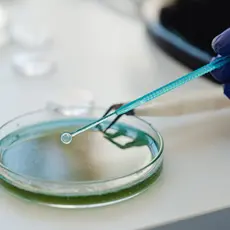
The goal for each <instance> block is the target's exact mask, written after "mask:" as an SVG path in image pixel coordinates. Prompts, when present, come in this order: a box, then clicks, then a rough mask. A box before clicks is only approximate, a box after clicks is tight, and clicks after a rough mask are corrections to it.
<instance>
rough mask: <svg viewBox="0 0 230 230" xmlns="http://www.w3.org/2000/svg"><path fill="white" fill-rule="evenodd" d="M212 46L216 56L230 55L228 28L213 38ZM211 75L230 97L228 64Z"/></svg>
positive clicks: (229, 31) (229, 66)
mask: <svg viewBox="0 0 230 230" xmlns="http://www.w3.org/2000/svg"><path fill="white" fill-rule="evenodd" d="M212 48H213V50H214V51H215V53H216V54H217V57H220V56H227V55H230V28H229V29H227V30H225V31H224V32H223V33H221V34H220V35H218V36H217V37H216V38H214V39H213V41H212ZM213 60H215V58H213ZM213 60H212V61H213ZM212 75H213V77H214V78H215V79H216V80H217V81H219V82H220V83H222V84H223V85H224V94H225V95H226V96H227V97H228V98H229V99H230V64H226V65H225V66H224V67H222V68H220V69H217V70H215V71H213V72H212Z"/></svg>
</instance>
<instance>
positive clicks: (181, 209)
mask: <svg viewBox="0 0 230 230" xmlns="http://www.w3.org/2000/svg"><path fill="white" fill-rule="evenodd" d="M153 2H154V4H156V6H154V7H157V5H158V4H159V2H160V0H159V1H156V0H154V1H153ZM0 4H1V1H0ZM2 4H3V6H4V7H5V8H6V9H7V10H8V11H9V16H10V20H11V23H12V24H13V23H15V25H17V26H18V28H20V26H21V27H23V26H28V28H35V27H34V25H42V26H44V27H46V28H47V31H48V33H49V34H50V36H51V38H52V47H51V46H49V50H48V51H47V49H46V52H49V55H50V57H51V60H52V61H53V62H55V70H54V71H52V72H50V74H47V75H44V76H41V77H30V76H23V75H22V74H21V73H20V72H19V71H17V69H15V68H14V65H13V61H12V60H13V57H14V54H15V52H16V51H15V50H17V51H18V50H19V52H22V51H20V49H21V48H19V47H16V48H15V47H13V45H11V46H10V47H9V45H5V46H3V47H2V48H1V51H0V82H1V83H0V104H1V108H2V109H1V116H0V121H1V124H3V123H4V122H6V121H7V120H9V119H11V118H13V117H15V116H17V115H19V114H22V113H25V112H28V111H31V110H34V109H38V108H40V107H43V106H44V104H45V103H46V102H47V98H49V97H52V99H53V100H55V99H57V98H59V99H60V100H61V99H62V98H65V99H68V100H70V101H71V102H73V103H74V102H75V98H74V96H75V94H74V93H75V92H76V91H77V90H78V89H79V90H82V89H84V90H87V91H89V92H90V93H91V94H92V98H93V101H94V105H95V106H99V107H104V108H106V107H107V106H109V105H110V104H112V103H117V102H125V101H129V100H131V99H134V98H136V97H138V96H141V95H143V94H144V93H146V92H148V91H151V90H153V89H154V88H157V87H159V86H161V85H162V84H165V83H167V82H169V81H171V80H174V79H176V78H177V77H179V76H182V75H184V74H186V73H188V71H190V70H189V69H187V68H186V67H184V66H182V65H180V64H179V63H178V62H176V61H175V60H173V59H172V58H170V57H168V56H167V55H166V54H165V53H163V52H162V51H161V50H160V49H159V48H158V47H157V46H156V45H155V44H154V43H153V42H152V41H151V40H150V39H149V37H148V35H147V33H146V29H145V27H144V25H143V23H142V22H140V21H138V20H133V19H131V18H126V17H125V16H122V15H119V14H117V13H116V12H113V11H112V10H110V9H108V8H106V7H105V6H103V5H100V4H99V3H98V2H97V1H93V0H85V1H81V0H76V1H73V0H58V1H57V0H30V1H20V0H18V1H16V0H15V1H12V2H11V4H6V2H5V1H3V3H2ZM28 18H30V20H28ZM38 27H39V26H38ZM217 88H219V89H220V90H221V86H220V85H217V84H214V83H212V82H210V81H208V80H206V79H203V78H200V79H197V80H194V81H192V82H190V83H189V84H187V85H185V86H183V87H182V88H180V89H178V92H179V91H180V92H181V95H183V94H186V92H188V91H190V90H191V91H192V90H196V91H199V90H204V89H210V90H211V89H213V90H216V89H217ZM49 99H50V98H49ZM57 100H58V99H57ZM229 115H230V114H229V111H228V110H223V111H216V112H208V113H204V114H198V115H189V116H184V117H183V116H182V117H174V118H170V117H169V118H161V117H156V118H148V119H149V121H150V122H151V123H152V124H153V126H154V127H156V128H157V129H158V130H159V131H160V132H161V133H162V135H163V137H164V142H165V150H164V169H163V172H162V175H161V176H160V178H159V180H158V181H157V183H156V184H153V185H152V186H151V187H150V188H149V189H148V190H147V191H145V192H144V193H142V194H140V195H139V196H137V197H135V198H133V199H130V200H128V201H125V202H121V203H118V204H115V205H111V206H106V207H101V208H92V209H58V208H52V207H47V206H43V205H39V204H37V203H33V202H27V201H24V200H22V199H19V198H18V197H14V196H12V195H10V194H8V193H7V192H5V191H4V190H3V189H1V188H0V222H1V226H2V228H3V226H4V227H5V228H7V229H10V230H16V229H17V230H22V229H23V230H30V229H34V230H37V229H41V228H42V229H43V230H51V229H56V230H63V229H66V230H73V229H95V228H96V229H100V230H103V229H111V230H112V229H116V230H117V229H119V230H123V229H124V230H129V229H130V230H132V229H145V228H151V227H155V226H159V225H164V224H166V223H169V222H172V221H176V220H180V219H184V218H189V217H192V216H194V215H195V216H196V215H201V214H205V213H207V212H211V211H214V210H218V209H222V208H224V207H228V206H229V205H230V195H229V194H230V181H229V180H228V179H227V178H226V176H227V175H229V174H230V167H229V164H230V154H229V148H230V144H229V143H230V142H229V139H230V123H229V120H228V119H229ZM228 126H229V127H228Z"/></svg>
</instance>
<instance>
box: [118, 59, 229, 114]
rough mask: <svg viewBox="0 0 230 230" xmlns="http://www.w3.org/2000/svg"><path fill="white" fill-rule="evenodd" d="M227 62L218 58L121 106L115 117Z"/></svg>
mask: <svg viewBox="0 0 230 230" xmlns="http://www.w3.org/2000/svg"><path fill="white" fill-rule="evenodd" d="M228 62H230V57H229V56H227V57H220V58H217V59H215V60H214V61H213V62H211V63H209V64H207V65H205V66H203V67H201V68H199V69H197V70H195V71H193V72H191V73H189V74H187V75H185V76H182V77H180V78H179V79H177V80H175V81H172V82H170V83H168V84H166V85H164V86H162V87H160V88H158V89H156V90H153V91H152V92H150V93H148V94H146V95H144V96H142V97H139V98H137V99H136V100H134V101H131V102H129V103H127V104H125V105H123V106H121V107H120V108H119V109H117V110H116V111H115V113H116V114H117V115H122V114H124V113H127V112H128V111H130V110H132V109H135V108H136V107H138V106H140V105H142V104H145V103H147V102H148V101H151V100H153V99H155V98H157V97H160V96H161V95H163V94H165V93H167V92H169V91H172V90H173V89H176V88H178V87H180V86H182V85H184V84H186V83H187V82H189V81H192V80H194V79H196V78H198V77H201V76H203V75H205V74H207V73H209V72H211V71H213V70H215V69H218V68H221V67H222V66H224V65H225V64H227V63H228Z"/></svg>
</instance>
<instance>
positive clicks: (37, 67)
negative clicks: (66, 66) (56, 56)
mask: <svg viewBox="0 0 230 230" xmlns="http://www.w3.org/2000/svg"><path fill="white" fill-rule="evenodd" d="M10 36H11V39H12V42H13V44H14V54H13V57H12V61H13V66H14V68H15V70H16V71H17V72H19V73H20V74H22V75H24V76H26V77H30V78H35V77H41V76H45V75H47V74H51V73H52V72H53V71H54V70H55V66H56V65H55V62H54V60H52V58H51V57H50V53H51V47H52V39H51V37H50V36H49V34H48V33H46V31H45V30H44V28H43V27H38V26H36V25H34V24H31V26H30V27H28V26H26V25H17V24H16V25H13V26H12V27H11V29H10Z"/></svg>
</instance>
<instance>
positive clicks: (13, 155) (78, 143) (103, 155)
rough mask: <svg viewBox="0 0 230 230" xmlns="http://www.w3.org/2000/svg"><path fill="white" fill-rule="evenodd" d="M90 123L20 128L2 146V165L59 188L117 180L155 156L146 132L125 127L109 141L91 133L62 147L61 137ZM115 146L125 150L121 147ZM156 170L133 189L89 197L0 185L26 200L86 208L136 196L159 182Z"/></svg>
mask: <svg viewBox="0 0 230 230" xmlns="http://www.w3.org/2000/svg"><path fill="white" fill-rule="evenodd" d="M89 122H91V121H89V120H61V121H55V122H49V123H40V124H37V125H33V126H29V127H26V128H23V129H19V130H18V131H16V132H13V133H11V134H10V135H8V136H6V137H5V138H4V139H2V140H1V141H0V147H1V152H0V154H1V155H0V160H1V163H2V164H3V165H4V166H5V167H7V168H8V169H10V170H11V171H13V172H15V173H17V174H20V175H23V176H30V177H34V178H36V179H39V180H43V181H46V182H47V181H52V182H57V183H58V182H60V183H61V182H64V181H65V182H66V181H69V182H82V181H98V180H109V179H115V178H117V177H122V176H125V175H128V174H131V173H134V172H135V171H137V170H138V169H141V168H142V167H144V166H145V165H147V164H148V163H149V162H150V161H152V160H153V159H154V158H155V157H156V155H155V153H156V152H157V151H158V145H157V143H156V142H155V141H154V140H153V139H152V138H151V137H150V136H149V135H147V134H146V133H144V132H141V131H139V130H137V129H134V128H132V127H128V126H124V125H116V126H114V128H113V130H112V132H113V131H114V132H116V131H119V130H121V129H122V130H125V132H123V133H122V136H119V137H117V138H114V139H113V140H112V141H109V140H108V139H106V138H105V137H104V136H103V134H102V133H101V132H99V131H97V130H93V131H92V130H91V131H87V132H85V133H82V134H81V135H79V136H77V137H75V138H74V139H73V141H72V143H71V144H70V145H64V144H63V143H61V141H60V134H61V133H62V132H63V131H65V132H66V131H67V132H71V131H73V130H75V129H78V128H79V127H81V126H83V125H85V124H87V123H89ZM105 125H106V124H105ZM114 141H116V143H119V146H128V148H120V147H118V145H117V144H114ZM126 143H128V144H126ZM129 143H134V145H130V144H129ZM135 144H136V145H135ZM160 171H161V167H160V168H159V170H158V172H157V173H155V174H154V175H152V176H151V177H149V178H148V179H147V180H145V181H144V182H142V183H140V184H138V185H136V186H134V187H132V188H129V189H127V188H126V189H123V190H120V191H117V192H115V193H111V194H104V195H95V196H90V197H89V196H87V197H72V196H71V197H58V196H47V195H43V194H34V193H31V192H27V191H24V190H21V189H18V188H15V187H13V186H12V185H10V184H8V183H6V182H4V181H3V180H2V181H1V183H2V185H3V186H4V187H5V188H7V189H8V190H9V191H11V192H14V193H15V194H18V195H20V196H22V197H24V198H26V199H29V200H34V201H37V202H42V203H48V204H59V205H74V204H77V205H87V204H97V203H106V202H111V201H113V200H119V199H124V198H125V197H129V196H132V195H135V194H138V193H139V191H141V190H143V189H144V188H147V187H148V185H149V184H150V183H152V182H153V181H154V180H155V179H156V178H157V177H158V175H159V173H160ZM76 196H77V195H76Z"/></svg>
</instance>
